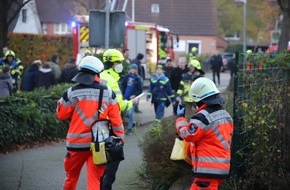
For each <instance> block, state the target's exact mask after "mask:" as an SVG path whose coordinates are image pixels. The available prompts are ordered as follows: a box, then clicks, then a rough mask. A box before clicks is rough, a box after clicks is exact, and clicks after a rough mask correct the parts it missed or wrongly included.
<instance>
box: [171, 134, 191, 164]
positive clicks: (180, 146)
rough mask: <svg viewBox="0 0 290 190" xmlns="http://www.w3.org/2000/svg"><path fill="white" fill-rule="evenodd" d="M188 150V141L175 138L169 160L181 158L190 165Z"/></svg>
mask: <svg viewBox="0 0 290 190" xmlns="http://www.w3.org/2000/svg"><path fill="white" fill-rule="evenodd" d="M188 151H190V150H189V142H186V141H184V140H180V139H179V138H175V142H174V145H173V149H172V152H171V155H170V160H173V161H180V160H182V161H185V162H186V163H188V164H189V165H191V163H190V160H189V158H188Z"/></svg>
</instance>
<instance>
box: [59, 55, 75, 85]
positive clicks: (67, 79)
mask: <svg viewBox="0 0 290 190" xmlns="http://www.w3.org/2000/svg"><path fill="white" fill-rule="evenodd" d="M75 62H76V60H75V59H74V58H72V59H71V60H70V61H69V62H68V63H66V64H65V65H64V68H63V70H62V71H61V75H60V80H59V82H60V83H72V81H71V79H72V78H74V76H76V75H77V74H78V72H79V70H78V69H77V66H76V63H75Z"/></svg>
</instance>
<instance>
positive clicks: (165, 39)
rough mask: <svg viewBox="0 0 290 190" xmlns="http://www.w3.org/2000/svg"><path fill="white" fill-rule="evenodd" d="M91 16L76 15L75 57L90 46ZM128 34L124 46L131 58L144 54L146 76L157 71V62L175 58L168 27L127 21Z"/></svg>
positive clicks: (74, 30)
mask: <svg viewBox="0 0 290 190" xmlns="http://www.w3.org/2000/svg"><path fill="white" fill-rule="evenodd" d="M88 24H89V16H87V15H82V16H76V22H75V24H74V25H73V29H72V31H73V39H74V57H76V58H77V57H78V55H80V54H81V55H82V56H84V54H85V51H86V50H87V48H89V47H90V46H89V25H88ZM125 25H126V34H125V44H124V47H115V48H121V49H124V48H127V49H129V52H130V58H131V59H134V58H135V57H136V55H137V54H138V53H142V54H143V55H144V59H143V60H142V66H143V71H144V74H145V75H144V76H146V74H152V73H153V72H155V68H156V64H158V63H162V64H163V63H165V61H166V59H167V58H171V60H174V53H173V36H172V34H171V31H170V30H169V29H168V28H165V27H162V26H159V25H157V24H154V23H142V22H126V23H125Z"/></svg>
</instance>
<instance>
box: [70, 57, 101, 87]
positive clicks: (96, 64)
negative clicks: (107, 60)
mask: <svg viewBox="0 0 290 190" xmlns="http://www.w3.org/2000/svg"><path fill="white" fill-rule="evenodd" d="M78 69H79V70H80V72H79V73H78V74H77V75H76V76H75V77H74V78H72V81H73V82H78V83H81V84H85V85H91V84H93V82H94V81H95V75H96V74H98V73H100V72H102V70H103V69H104V64H103V63H102V61H100V60H99V59H98V58H96V57H94V56H86V57H84V58H83V59H82V60H81V62H80V64H79V65H78Z"/></svg>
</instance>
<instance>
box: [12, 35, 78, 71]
mask: <svg viewBox="0 0 290 190" xmlns="http://www.w3.org/2000/svg"><path fill="white" fill-rule="evenodd" d="M8 39H9V42H8V47H9V48H10V49H11V50H13V51H14V52H15V54H16V56H17V57H18V58H20V59H21V61H22V63H23V64H24V66H25V67H27V66H28V65H29V64H30V63H32V62H33V61H34V60H36V59H40V60H41V61H43V62H45V61H47V60H49V59H50V58H51V56H52V55H54V54H56V55H59V57H60V60H59V65H60V66H61V67H63V65H64V64H65V63H67V62H68V61H69V60H70V58H71V57H72V56H73V38H72V36H71V35H65V36H64V35H39V34H16V33H9V34H8Z"/></svg>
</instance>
